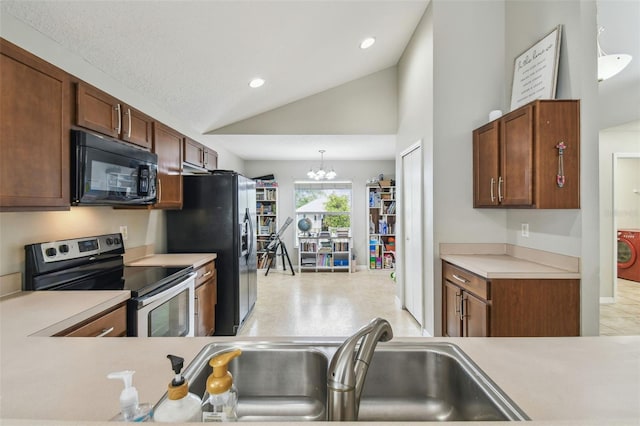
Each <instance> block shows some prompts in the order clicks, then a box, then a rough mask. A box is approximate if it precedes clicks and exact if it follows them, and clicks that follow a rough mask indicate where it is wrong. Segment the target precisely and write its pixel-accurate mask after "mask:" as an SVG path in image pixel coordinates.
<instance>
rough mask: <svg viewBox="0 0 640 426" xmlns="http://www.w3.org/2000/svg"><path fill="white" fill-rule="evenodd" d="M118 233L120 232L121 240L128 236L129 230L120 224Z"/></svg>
mask: <svg viewBox="0 0 640 426" xmlns="http://www.w3.org/2000/svg"><path fill="white" fill-rule="evenodd" d="M120 233H121V234H122V239H123V240H126V239H127V238H129V230H128V229H127V227H126V225H122V226H120Z"/></svg>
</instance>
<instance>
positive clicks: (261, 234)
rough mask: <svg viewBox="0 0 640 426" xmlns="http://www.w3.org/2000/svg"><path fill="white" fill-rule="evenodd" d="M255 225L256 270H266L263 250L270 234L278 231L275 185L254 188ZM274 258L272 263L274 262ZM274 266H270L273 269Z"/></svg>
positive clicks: (266, 265) (265, 258) (276, 190)
mask: <svg viewBox="0 0 640 426" xmlns="http://www.w3.org/2000/svg"><path fill="white" fill-rule="evenodd" d="M256 216H257V217H256V224H257V227H258V229H257V233H256V240H257V250H256V255H257V256H258V269H266V268H267V267H268V266H269V265H268V264H267V258H268V257H267V256H263V254H264V253H265V248H266V247H267V245H269V242H270V241H271V238H270V236H271V234H275V233H276V231H277V230H278V229H277V228H278V187H277V186H276V184H269V185H268V186H266V185H265V186H256ZM275 259H276V258H275V257H273V261H274V262H275ZM274 266H275V265H272V267H274Z"/></svg>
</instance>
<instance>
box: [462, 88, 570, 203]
mask: <svg viewBox="0 0 640 426" xmlns="http://www.w3.org/2000/svg"><path fill="white" fill-rule="evenodd" d="M562 145H564V146H565V148H564V149H563V150H562V155H561V152H560V149H559V147H560V146H562ZM473 168H474V171H473V177H474V182H473V206H474V207H528V208H538V209H578V208H580V101H577V100H537V101H533V102H531V103H529V104H527V105H524V106H522V107H520V108H518V109H516V110H514V111H512V112H510V113H508V114H506V115H504V116H503V117H501V118H499V119H497V120H495V121H492V122H491V123H488V124H486V125H484V126H482V127H480V128H478V129H476V130H474V131H473Z"/></svg>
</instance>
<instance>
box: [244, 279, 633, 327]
mask: <svg viewBox="0 0 640 426" xmlns="http://www.w3.org/2000/svg"><path fill="white" fill-rule="evenodd" d="M395 294H396V284H395V283H394V282H393V281H392V280H391V278H390V277H389V273H388V272H382V271H366V270H360V271H358V272H355V273H352V274H348V273H303V274H298V273H297V272H296V275H295V276H292V275H291V273H290V272H289V271H282V270H271V271H269V275H268V276H266V277H265V276H264V271H262V272H261V271H258V300H257V302H256V306H255V308H254V310H253V312H252V313H251V315H250V316H249V318H248V319H247V322H246V323H245V325H244V326H243V327H242V329H240V332H239V333H238V335H239V336H349V335H351V334H352V333H353V332H355V331H356V330H357V329H358V328H360V327H361V326H363V325H364V324H366V323H367V322H369V321H370V320H371V319H372V318H374V317H377V316H379V317H382V318H385V319H387V320H388V321H389V322H390V323H391V326H392V327H393V331H394V334H395V335H396V336H403V337H409V336H420V328H419V326H418V324H417V322H416V321H415V320H414V319H413V317H412V316H411V315H410V314H409V313H408V312H407V311H405V310H402V309H401V308H400V305H399V303H398V301H397V300H396V297H395ZM617 295H618V300H617V301H616V303H612V304H602V305H600V334H601V335H603V336H615V335H640V283H636V282H634V281H627V280H622V279H619V280H618V290H617Z"/></svg>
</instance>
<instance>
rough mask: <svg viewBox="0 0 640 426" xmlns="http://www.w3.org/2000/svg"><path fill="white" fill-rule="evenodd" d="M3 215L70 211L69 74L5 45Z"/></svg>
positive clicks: (1, 45) (0, 52)
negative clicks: (37, 211) (18, 212)
mask: <svg viewBox="0 0 640 426" xmlns="http://www.w3.org/2000/svg"><path fill="white" fill-rule="evenodd" d="M0 70H1V71H0V88H1V89H0V110H1V111H2V118H1V119H0V153H1V154H0V210H2V211H12V210H14V211H18V210H60V209H68V208H69V205H70V200H69V185H70V184H69V174H70V170H69V157H70V153H69V137H70V134H69V128H70V124H71V118H70V110H71V99H70V93H71V82H70V79H69V76H68V74H66V73H65V72H64V71H62V70H60V69H58V68H56V67H54V66H53V65H51V64H49V63H47V62H45V61H43V60H41V59H39V58H37V57H35V56H33V55H31V54H30V53H28V52H26V51H25V50H23V49H20V48H19V47H17V46H15V45H13V44H11V43H9V42H7V41H6V40H4V39H0Z"/></svg>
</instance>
